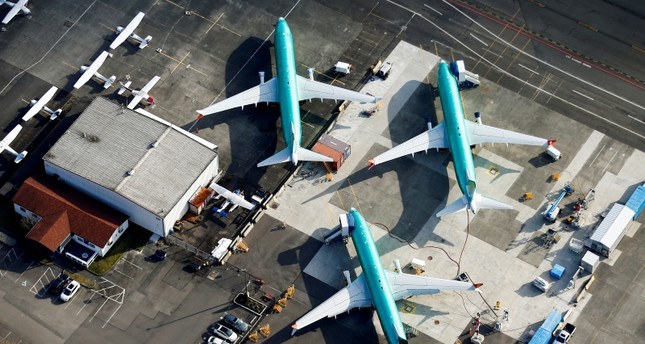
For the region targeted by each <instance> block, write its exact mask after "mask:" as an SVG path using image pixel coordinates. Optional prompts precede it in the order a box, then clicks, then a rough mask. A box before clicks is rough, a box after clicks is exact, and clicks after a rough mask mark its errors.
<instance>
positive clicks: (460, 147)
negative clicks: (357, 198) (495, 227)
mask: <svg viewBox="0 0 645 344" xmlns="http://www.w3.org/2000/svg"><path fill="white" fill-rule="evenodd" d="M465 73H466V72H465V68H464V67H463V61H454V62H452V63H451V64H450V65H448V63H447V62H445V61H441V62H439V72H438V77H437V83H438V87H439V99H440V100H441V108H442V109H443V116H444V121H443V122H442V123H439V125H437V126H436V127H434V128H430V129H429V130H428V131H427V132H424V133H422V134H420V135H418V136H416V137H414V138H412V139H410V140H408V141H406V142H404V143H402V144H400V145H398V146H396V147H394V148H392V149H390V150H388V151H386V152H384V153H382V154H381V155H379V156H377V157H375V158H374V159H372V160H370V167H371V166H374V165H377V164H381V163H384V162H386V161H389V160H392V159H395V158H398V157H401V156H404V155H408V154H412V155H414V153H417V152H422V151H428V149H432V148H436V149H439V148H448V149H450V152H451V154H452V161H453V164H454V168H455V175H456V177H457V184H458V185H459V189H460V190H461V193H462V194H463V196H462V197H460V198H459V199H458V200H456V201H455V202H453V203H451V204H449V205H448V206H447V207H446V208H444V209H443V210H441V211H440V212H438V213H437V217H441V216H444V215H448V214H453V213H456V212H461V211H464V210H466V209H470V211H472V212H473V214H474V213H476V212H477V210H479V209H482V208H486V209H512V208H513V207H512V206H510V205H508V204H504V203H502V202H499V201H496V200H493V199H490V198H487V197H485V196H483V195H481V194H479V193H478V192H477V178H476V176H475V164H474V162H473V154H472V151H471V145H478V144H483V143H506V144H509V143H513V144H523V145H532V146H544V147H547V146H549V145H550V144H551V143H552V142H555V141H552V140H546V139H543V138H540V137H535V136H531V135H525V134H520V133H516V132H513V131H510V130H504V129H499V128H495V127H491V126H488V125H484V124H482V121H481V117H477V122H472V121H468V120H466V119H465V118H464V109H463V105H462V103H461V98H460V95H459V86H460V84H459V83H458V82H464V81H463V80H458V79H457V76H463V75H464V74H465ZM475 77H476V75H475Z"/></svg>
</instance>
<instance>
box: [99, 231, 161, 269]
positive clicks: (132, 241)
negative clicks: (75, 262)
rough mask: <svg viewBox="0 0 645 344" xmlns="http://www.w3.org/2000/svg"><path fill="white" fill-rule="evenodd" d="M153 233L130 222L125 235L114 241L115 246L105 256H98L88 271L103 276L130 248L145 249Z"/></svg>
mask: <svg viewBox="0 0 645 344" xmlns="http://www.w3.org/2000/svg"><path fill="white" fill-rule="evenodd" d="M151 235H152V233H150V232H149V231H147V230H145V229H143V228H141V227H139V226H137V225H134V224H130V227H129V228H128V229H127V230H126V231H125V233H123V235H122V236H121V237H120V238H119V240H117V242H116V243H114V246H112V248H111V249H110V250H109V251H108V253H107V254H106V255H105V257H99V258H97V259H96V260H95V261H94V262H93V263H92V264H91V265H90V267H89V268H87V270H88V271H90V272H91V273H93V274H95V275H98V276H101V275H103V274H104V273H106V272H108V271H110V269H112V267H113V266H114V264H116V262H118V261H119V259H121V256H123V254H124V253H126V252H127V251H128V250H130V249H134V250H137V251H141V250H143V247H144V246H145V245H146V243H147V242H148V239H149V238H150V236H151Z"/></svg>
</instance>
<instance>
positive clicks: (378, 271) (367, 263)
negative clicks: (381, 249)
mask: <svg viewBox="0 0 645 344" xmlns="http://www.w3.org/2000/svg"><path fill="white" fill-rule="evenodd" d="M349 216H351V217H353V218H354V230H353V231H352V233H351V236H352V241H353V242H354V247H355V248H356V254H357V255H358V260H359V261H360V263H361V268H363V276H364V277H365V281H366V282H367V288H368V290H369V292H370V294H371V296H372V302H373V303H374V308H375V309H376V314H377V315H378V318H379V321H380V322H381V327H382V328H383V332H384V333H385V338H386V339H387V342H388V343H390V344H394V343H396V344H398V343H399V338H400V335H399V334H401V335H402V336H404V337H403V339H405V331H404V329H403V323H402V322H401V317H400V316H399V310H398V309H397V308H396V303H395V302H394V299H393V297H392V290H391V289H390V284H389V282H388V279H387V276H386V275H385V270H383V265H382V264H381V258H380V256H379V254H378V251H377V250H376V245H375V244H374V238H373V237H372V232H371V231H370V229H369V227H368V225H367V222H365V220H364V219H363V217H362V216H361V214H360V213H359V212H358V211H357V210H356V209H351V210H350V211H349Z"/></svg>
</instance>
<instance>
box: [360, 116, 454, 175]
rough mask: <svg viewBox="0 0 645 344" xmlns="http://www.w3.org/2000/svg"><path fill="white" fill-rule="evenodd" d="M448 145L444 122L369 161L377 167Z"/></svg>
mask: <svg viewBox="0 0 645 344" xmlns="http://www.w3.org/2000/svg"><path fill="white" fill-rule="evenodd" d="M449 146H450V144H449V143H448V139H447V137H446V130H445V128H444V122H441V123H439V125H437V126H435V127H434V128H432V129H430V130H428V131H426V132H425V133H421V134H419V135H417V136H415V137H413V138H411V139H409V140H407V141H405V142H403V143H401V144H400V145H398V146H396V147H393V148H392V149H390V150H388V151H386V152H384V153H381V154H380V155H378V156H377V157H375V158H374V159H372V160H370V163H371V164H372V165H378V164H381V163H384V162H386V161H390V160H392V159H396V158H398V157H401V156H404V155H408V154H414V153H417V152H421V151H427V150H428V149H432V148H436V149H439V148H448V147H449Z"/></svg>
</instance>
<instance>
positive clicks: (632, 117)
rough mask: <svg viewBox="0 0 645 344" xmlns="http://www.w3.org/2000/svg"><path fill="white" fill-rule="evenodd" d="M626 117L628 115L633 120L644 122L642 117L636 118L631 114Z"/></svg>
mask: <svg viewBox="0 0 645 344" xmlns="http://www.w3.org/2000/svg"><path fill="white" fill-rule="evenodd" d="M627 117H629V118H631V119H633V120H635V121H639V122H641V123H645V121H644V120H642V119H638V118H636V117H634V116H632V115H627Z"/></svg>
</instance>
